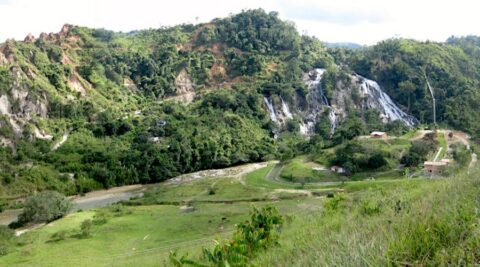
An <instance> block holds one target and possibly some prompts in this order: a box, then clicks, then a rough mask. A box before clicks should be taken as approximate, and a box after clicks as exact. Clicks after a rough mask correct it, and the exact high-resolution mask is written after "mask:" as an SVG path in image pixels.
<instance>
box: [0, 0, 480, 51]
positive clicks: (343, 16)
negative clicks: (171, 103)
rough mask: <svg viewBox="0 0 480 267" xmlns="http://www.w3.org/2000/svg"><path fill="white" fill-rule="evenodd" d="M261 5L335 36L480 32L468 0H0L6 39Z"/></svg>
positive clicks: (185, 18)
mask: <svg viewBox="0 0 480 267" xmlns="http://www.w3.org/2000/svg"><path fill="white" fill-rule="evenodd" d="M258 7H262V8H264V9H265V10H267V11H279V12H280V16H281V17H282V18H284V19H288V20H292V21H294V22H295V23H296V24H297V26H298V29H299V30H300V31H303V30H306V31H307V32H308V34H311V35H315V36H317V37H318V38H319V39H321V40H324V41H329V42H341V41H351V42H358V43H361V44H372V43H375V42H377V41H379V40H381V39H385V38H390V37H394V36H401V37H407V38H415V39H421V40H425V39H430V40H437V41H442V40H445V39H446V38H447V37H449V36H450V35H466V34H477V35H480V28H479V27H478V25H480V16H476V12H477V10H480V9H479V7H480V5H479V4H477V2H476V1H468V0H456V1H440V0H437V1H432V0H428V1H419V0H403V1H388V0H383V1H380V0H362V1H359V0H322V1H315V0H277V1H274V0H264V1H259V0H243V1H230V0H224V1H213V0H203V1H200V0H197V1H195V0H190V1H189V0H176V1H172V0H168V1H151V0H135V1H132V0H128V1H127V0H42V1H35V0H0V25H2V30H1V31H0V40H5V39H6V38H15V39H23V38H24V37H25V36H26V35H27V34H28V33H30V32H31V33H33V34H34V35H38V34H40V33H41V32H57V31H59V29H60V28H61V26H62V25H63V24H64V23H72V24H77V25H83V26H89V27H104V28H107V29H111V30H116V31H130V30H134V29H144V28H150V27H152V28H157V27H159V26H165V25H174V24H179V23H195V22H196V21H198V22H205V21H209V20H211V19H213V18H215V17H225V16H227V15H228V14H229V13H237V12H240V11H241V10H242V9H245V8H258Z"/></svg>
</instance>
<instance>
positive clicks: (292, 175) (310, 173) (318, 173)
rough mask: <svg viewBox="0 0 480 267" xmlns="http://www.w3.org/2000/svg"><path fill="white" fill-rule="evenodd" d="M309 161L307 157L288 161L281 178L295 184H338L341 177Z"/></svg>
mask: <svg viewBox="0 0 480 267" xmlns="http://www.w3.org/2000/svg"><path fill="white" fill-rule="evenodd" d="M324 168H326V167H324V166H321V165H319V164H316V163H314V162H312V161H309V160H308V159H307V158H306V157H297V158H294V159H292V160H290V161H288V162H287V163H286V164H285V165H284V166H283V168H282V171H281V172H280V177H281V178H282V179H284V180H287V181H289V182H294V183H302V182H304V183H318V182H338V181H340V180H341V177H340V175H338V174H336V173H332V172H331V171H330V170H329V169H328V168H327V169H324Z"/></svg>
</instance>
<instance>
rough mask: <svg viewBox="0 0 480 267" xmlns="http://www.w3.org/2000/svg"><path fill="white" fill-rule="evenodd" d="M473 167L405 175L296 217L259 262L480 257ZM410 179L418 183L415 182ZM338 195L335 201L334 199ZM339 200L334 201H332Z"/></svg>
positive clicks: (379, 262)
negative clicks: (422, 176)
mask: <svg viewBox="0 0 480 267" xmlns="http://www.w3.org/2000/svg"><path fill="white" fill-rule="evenodd" d="M478 175H479V172H478V170H477V171H476V172H475V173H474V174H472V175H470V176H466V175H465V174H461V175H458V176H455V177H451V178H450V179H441V180H429V181H427V180H423V182H418V181H422V180H405V182H403V183H396V186H395V187H390V188H384V187H382V188H379V190H366V191H361V192H358V193H354V194H350V195H345V196H344V200H339V199H338V198H337V201H334V200H329V203H326V205H325V207H326V209H325V210H324V212H322V213H314V214H310V215H307V216H302V217H300V216H297V218H296V219H295V220H294V221H293V223H292V224H291V225H290V226H288V227H286V228H285V231H284V232H283V233H282V235H281V239H280V244H281V245H280V246H279V247H277V248H275V249H273V250H271V251H268V252H267V253H266V254H264V255H262V256H260V257H259V258H258V259H257V261H256V263H257V264H258V265H259V266H388V265H427V266H430V265H442V264H443V265H448V264H451V265H466V264H474V263H475V262H476V263H478V262H480V254H479V253H478V251H480V231H479V226H478V220H479V219H480V216H479V215H478V212H476V211H475V210H476V207H477V206H478V205H479V204H480V203H479V199H478V197H477V196H478V194H479V193H480V180H479V176H478ZM413 181H415V182H413ZM335 202H337V203H335ZM335 204H336V205H335Z"/></svg>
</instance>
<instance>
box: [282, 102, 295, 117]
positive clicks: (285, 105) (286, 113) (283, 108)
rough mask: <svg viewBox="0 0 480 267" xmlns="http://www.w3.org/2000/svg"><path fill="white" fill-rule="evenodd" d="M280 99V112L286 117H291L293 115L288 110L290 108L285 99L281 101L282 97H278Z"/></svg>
mask: <svg viewBox="0 0 480 267" xmlns="http://www.w3.org/2000/svg"><path fill="white" fill-rule="evenodd" d="M280 100H281V101H282V112H283V115H285V117H287V119H293V115H292V113H291V112H290V108H289V107H288V105H287V103H285V101H283V98H282V97H280Z"/></svg>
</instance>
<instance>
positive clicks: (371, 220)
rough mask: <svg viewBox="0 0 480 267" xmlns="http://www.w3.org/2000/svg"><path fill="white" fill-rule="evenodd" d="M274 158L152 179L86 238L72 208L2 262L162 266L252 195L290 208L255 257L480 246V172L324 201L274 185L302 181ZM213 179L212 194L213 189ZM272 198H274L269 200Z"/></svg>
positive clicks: (349, 256)
mask: <svg viewBox="0 0 480 267" xmlns="http://www.w3.org/2000/svg"><path fill="white" fill-rule="evenodd" d="M272 167H273V165H269V166H267V167H265V168H263V169H259V170H257V171H255V172H252V173H250V174H248V175H247V176H246V177H244V179H243V180H239V179H238V178H215V179H204V180H198V181H195V182H193V183H192V184H184V185H167V184H161V185H159V186H156V187H153V188H152V189H150V191H148V192H147V193H146V194H145V198H143V199H140V200H136V201H135V202H136V204H143V205H141V206H127V207H124V211H123V212H122V213H121V214H118V215H116V213H113V212H112V209H111V208H105V209H100V210H99V212H103V213H105V212H106V213H107V214H111V215H110V217H109V219H108V222H107V223H106V224H103V225H95V226H94V227H93V231H92V236H91V237H89V238H78V237H77V236H76V235H77V234H78V233H79V227H80V224H81V222H82V221H83V220H85V219H88V218H92V216H93V215H94V214H95V212H94V211H89V212H79V213H75V214H72V215H69V216H68V217H66V218H64V219H61V220H59V221H55V222H53V223H51V224H49V225H47V226H45V227H42V228H40V229H38V230H34V231H31V232H29V233H26V234H24V235H23V236H21V237H20V238H19V239H18V240H17V242H18V243H19V244H20V245H19V246H17V247H15V249H14V251H13V252H11V253H10V254H8V255H6V256H4V257H0V265H2V266H3V265H7V266H8V265H18V266H32V264H33V263H34V264H35V266H65V265H74V266H92V265H95V266H112V265H113V266H158V265H160V266H163V265H166V264H167V263H168V262H167V258H168V253H169V251H171V250H178V251H179V253H180V254H184V253H189V255H191V256H193V257H196V256H198V255H199V253H200V252H201V247H203V246H210V245H213V244H214V243H213V242H212V240H213V239H215V238H220V239H222V238H224V237H226V236H229V235H230V234H231V230H232V229H233V226H234V224H235V223H238V222H240V221H242V220H244V219H245V218H246V217H247V214H248V210H249V209H250V205H251V204H252V203H251V202H249V201H248V200H252V201H255V202H254V203H255V205H258V206H262V205H266V204H271V205H275V206H277V207H278V208H279V209H280V211H281V212H282V213H283V214H285V215H287V214H288V215H292V216H293V220H287V221H291V222H289V223H287V225H285V227H284V230H283V232H282V234H281V240H280V244H281V245H280V246H279V247H275V248H273V249H272V250H271V251H267V252H266V253H262V254H261V256H260V257H259V258H258V259H256V260H257V263H258V264H259V266H292V265H298V266H308V265H310V266H319V265H320V266H321V265H342V266H358V265H373V266H384V265H387V264H388V263H389V262H388V260H392V261H393V260H395V261H396V262H397V263H400V262H407V263H415V264H416V263H418V262H416V260H417V261H418V259H420V258H421V259H423V260H424V261H425V260H427V259H428V260H429V259H430V258H431V257H430V256H429V258H425V257H424V255H423V254H422V255H423V256H422V255H421V256H422V257H420V258H419V256H418V255H417V254H418V253H425V252H422V248H423V246H425V247H428V248H430V246H433V247H432V249H433V250H434V252H439V251H440V249H444V250H445V251H447V252H449V251H452V250H454V252H455V253H461V252H462V249H463V248H472V249H473V248H476V247H472V246H475V244H474V243H472V244H473V245H472V244H470V243H466V242H477V241H479V239H478V232H474V231H473V230H475V229H476V231H478V226H475V224H474V223H472V222H473V221H472V220H478V219H479V218H478V217H475V216H478V215H475V214H473V213H472V207H475V205H478V204H479V203H474V202H473V201H474V199H475V198H474V197H473V196H475V195H478V194H479V193H480V188H479V185H480V183H479V180H478V178H477V177H478V176H477V175H478V172H477V173H475V174H474V175H472V176H471V177H465V176H458V177H454V178H452V179H439V180H427V179H397V180H376V181H358V182H348V183H345V184H342V185H340V186H339V187H342V188H343V189H344V190H345V192H346V193H344V194H341V195H337V197H336V198H334V199H333V200H332V199H327V200H326V202H325V201H324V199H322V198H318V197H315V196H313V197H305V196H302V194H299V192H298V193H295V191H292V192H284V191H276V190H277V189H297V188H298V187H297V186H296V185H294V184H288V183H281V182H276V181H272V180H268V179H266V178H265V176H267V174H268V173H269V172H270V171H271V170H272ZM212 187H213V188H215V190H214V191H215V194H209V189H210V188H212ZM305 188H307V189H309V190H311V191H317V190H325V189H326V188H324V187H323V189H322V188H320V187H318V186H313V185H310V186H309V185H307V186H305ZM339 196H341V197H339ZM270 197H275V199H277V200H275V201H269V200H268V199H269V198H270ZM259 199H261V200H262V201H258V200H259ZM236 200H242V201H240V202H236ZM169 201H171V202H172V201H176V202H179V205H181V204H180V203H187V202H189V203H193V206H194V207H195V211H194V212H183V211H181V210H180V209H179V206H178V205H155V203H161V202H169ZM214 201H219V203H211V202H214ZM223 218H225V219H223ZM469 225H473V226H472V227H477V228H475V229H473V228H471V227H469ZM430 229H431V230H430ZM472 229H473V230H472ZM59 231H67V235H66V236H67V237H66V239H65V240H61V241H57V242H51V236H52V235H53V234H54V233H57V232H59ZM432 231H433V232H432ZM440 234H441V236H439V235H440ZM442 236H445V238H443V237H442ZM458 236H460V237H458ZM416 237H419V240H417V238H416ZM412 238H414V239H412ZM444 239H445V240H444ZM398 240H399V241H398ZM421 242H424V243H421ZM417 243H419V244H421V245H422V246H421V247H419V246H415V244H417ZM477 245H478V243H477ZM412 251H413V252H412ZM418 251H420V252H418ZM459 251H460V252H459ZM466 251H467V252H468V250H466ZM455 253H453V254H452V255H458V254H455ZM387 254H388V257H389V258H387ZM412 255H414V256H412ZM442 255H443V256H445V255H444V254H442ZM447 255H448V254H447ZM443 256H442V257H443ZM460 256H461V255H460ZM432 257H433V256H432ZM436 257H440V256H436ZM440 260H441V258H440ZM390 263H391V262H390Z"/></svg>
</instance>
